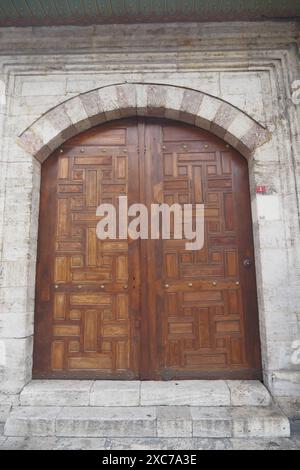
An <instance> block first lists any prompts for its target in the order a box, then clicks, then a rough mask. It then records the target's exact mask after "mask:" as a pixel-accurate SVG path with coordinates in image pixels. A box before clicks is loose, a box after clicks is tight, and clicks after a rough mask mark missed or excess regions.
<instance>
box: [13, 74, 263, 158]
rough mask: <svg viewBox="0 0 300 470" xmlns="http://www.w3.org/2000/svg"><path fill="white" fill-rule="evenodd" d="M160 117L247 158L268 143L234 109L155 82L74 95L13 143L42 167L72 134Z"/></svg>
mask: <svg viewBox="0 0 300 470" xmlns="http://www.w3.org/2000/svg"><path fill="white" fill-rule="evenodd" d="M136 115H137V116H151V117H159V118H162V117H165V118H168V119H174V120H177V121H181V122H185V123H189V124H192V125H195V126H197V127H200V128H202V129H205V130H208V131H210V132H212V133H213V134H215V135H217V136H218V137H220V138H221V139H223V140H225V141H226V142H227V143H229V144H230V145H232V146H233V147H234V148H236V150H238V151H239V152H240V153H241V154H242V155H243V156H244V157H246V158H247V159H248V158H249V157H250V156H251V155H252V154H253V153H254V152H255V150H256V149H257V148H258V147H259V146H261V145H263V144H264V143H265V142H267V141H268V140H269V139H270V134H269V132H268V130H267V129H266V128H265V127H263V126H262V125H261V124H259V123H258V122H257V121H255V120H254V119H252V118H251V117H249V116H248V115H247V114H246V113H244V112H243V111H241V110H240V109H238V108H236V107H234V106H232V105H231V104H229V103H227V102H226V101H223V100H221V99H219V98H216V97H214V96H211V95H208V94H205V93H202V92H201V91H197V90H193V89H190V88H185V87H180V86H174V85H166V84H158V83H136V82H131V83H127V82H126V83H119V84H114V85H108V86H104V87H101V88H98V89H95V90H92V91H88V92H86V93H82V94H80V95H78V96H75V97H73V98H71V99H69V100H67V101H65V102H63V103H61V104H59V105H57V106H56V107H54V108H52V109H51V110H49V111H48V112H46V113H45V114H44V115H43V116H41V117H40V118H39V119H37V120H36V121H35V122H34V123H33V124H32V125H31V126H29V127H28V128H27V129H26V130H25V131H24V132H23V133H22V134H21V135H20V136H19V138H18V143H19V145H21V146H22V147H23V148H24V149H25V150H26V151H27V152H28V153H30V154H31V155H34V157H35V158H37V159H38V160H39V161H40V162H43V161H44V160H45V159H46V158H47V157H48V156H49V155H50V154H51V153H52V152H53V151H54V150H55V149H56V148H57V147H59V146H60V145H61V144H63V143H64V142H65V141H66V140H68V139H70V138H71V137H73V136H74V135H76V134H78V133H80V132H83V131H85V130H87V129H89V128H91V127H93V126H96V125H98V124H101V123H104V122H107V121H111V120H114V119H120V118H125V117H132V116H136Z"/></svg>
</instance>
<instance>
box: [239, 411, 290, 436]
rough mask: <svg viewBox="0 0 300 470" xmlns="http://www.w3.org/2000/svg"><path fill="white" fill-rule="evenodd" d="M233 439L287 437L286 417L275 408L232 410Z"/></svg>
mask: <svg viewBox="0 0 300 470" xmlns="http://www.w3.org/2000/svg"><path fill="white" fill-rule="evenodd" d="M231 413H232V422H233V428H232V429H233V437H237V438H239V437H243V438H247V437H264V438H266V437H289V436H290V424H289V420H288V419H287V417H286V416H285V415H284V414H283V413H282V412H281V411H280V410H279V408H276V407H271V408H270V407H262V408H259V409H257V408H253V407H252V408H251V407H249V408H246V407H245V408H233V409H232V410H231Z"/></svg>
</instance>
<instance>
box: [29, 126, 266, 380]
mask: <svg viewBox="0 0 300 470" xmlns="http://www.w3.org/2000/svg"><path fill="white" fill-rule="evenodd" d="M120 195H126V196H128V204H129V205H131V204H134V203H138V202H141V203H144V204H145V205H146V206H147V208H148V210H150V206H151V204H152V203H167V204H169V205H172V204H174V203H178V204H180V205H184V204H201V203H202V204H204V205H205V242H204V247H203V249H201V250H198V251H187V250H186V249H185V243H186V240H174V239H171V240H150V239H149V240H142V241H134V240H130V239H121V240H120V239H117V240H110V239H107V240H102V241H100V240H99V239H97V237H96V225H97V223H98V221H99V217H98V216H97V215H96V209H97V207H98V205H99V204H101V203H112V204H113V205H114V206H115V207H117V206H118V197H119V196H120ZM117 220H118V217H117ZM244 259H250V260H251V261H252V265H251V267H250V268H249V269H246V268H245V267H244V265H243V261H244ZM34 376H35V377H41V378H43V377H45V378H46V377H48V378H51V377H54V378H59V377H62V378H64V377H66V378H90V379H93V378H100V379H102V378H103V379H105V378H113V379H114V378H120V379H127V380H128V379H134V378H141V379H145V380H147V379H155V380H159V379H164V380H165V379H171V378H176V379H184V378H241V379H242V378H244V379H251V378H260V350H259V333H258V314H257V301H256V283H255V269H254V253H253V240H252V226H251V209H250V195H249V183H248V168H247V163H246V161H245V160H244V159H243V158H242V157H241V156H240V155H239V154H237V153H236V152H235V151H234V150H233V149H232V148H231V147H229V146H228V145H226V144H225V143H224V142H222V141H221V140H220V139H218V138H216V137H213V136H212V135H211V134H210V133H208V132H206V131H202V130H200V129H197V128H195V127H193V126H189V125H183V124H179V123H175V122H170V121H163V120H157V119H153V120H151V119H142V118H134V119H130V120H123V121H118V122H114V123H111V124H105V125H101V126H98V127H96V128H94V129H91V130H90V131H88V132H85V133H83V134H80V135H79V136H76V137H74V138H73V139H71V140H70V141H68V142H67V143H65V144H64V145H63V146H62V148H61V149H60V150H58V151H56V152H55V153H54V154H53V155H52V156H51V157H50V158H49V159H48V160H47V161H46V162H45V163H44V164H43V168H42V190H41V206H40V226H39V242H38V263H37V287H36V315H35V342H34Z"/></svg>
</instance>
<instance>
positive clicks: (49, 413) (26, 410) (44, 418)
mask: <svg viewBox="0 0 300 470" xmlns="http://www.w3.org/2000/svg"><path fill="white" fill-rule="evenodd" d="M60 411H61V408H58V407H55V406H53V407H32V406H23V407H18V408H16V409H14V410H13V411H12V412H11V414H10V416H9V418H8V420H7V422H6V425H5V428H4V434H5V436H54V435H55V419H56V417H57V415H58V413H59V412H60Z"/></svg>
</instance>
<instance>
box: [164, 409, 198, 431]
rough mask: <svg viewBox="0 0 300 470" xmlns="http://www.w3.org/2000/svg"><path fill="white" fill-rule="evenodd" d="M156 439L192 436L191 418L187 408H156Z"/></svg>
mask: <svg viewBox="0 0 300 470" xmlns="http://www.w3.org/2000/svg"><path fill="white" fill-rule="evenodd" d="M157 436H158V437H189V436H192V417H191V413H190V408H189V407H187V406H161V407H158V408H157Z"/></svg>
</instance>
